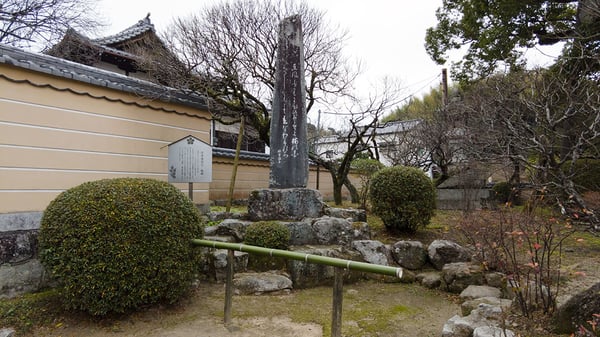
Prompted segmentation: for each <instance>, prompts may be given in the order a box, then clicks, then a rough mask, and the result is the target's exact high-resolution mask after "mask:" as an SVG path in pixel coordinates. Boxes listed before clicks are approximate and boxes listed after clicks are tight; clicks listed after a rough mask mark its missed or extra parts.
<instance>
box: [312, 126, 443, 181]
mask: <svg viewBox="0 0 600 337" xmlns="http://www.w3.org/2000/svg"><path fill="white" fill-rule="evenodd" d="M422 125H423V120H421V119H412V120H406V121H394V122H388V123H385V124H383V125H380V126H377V127H376V128H375V130H369V131H368V132H367V135H370V134H372V132H374V133H375V136H374V137H373V139H372V140H371V141H370V142H369V143H368V144H365V146H368V147H369V150H370V151H371V153H373V154H375V153H378V155H379V161H380V162H381V163H383V164H384V165H386V166H394V165H407V166H416V167H421V168H423V169H424V170H426V171H430V166H431V160H430V159H429V156H428V152H427V151H426V149H425V148H424V146H423V145H422V144H420V142H419V140H418V138H417V137H415V136H414V132H416V131H420V127H421V126H422ZM347 135H348V131H345V132H340V134H335V135H327V136H322V137H319V138H318V139H317V140H316V141H315V144H314V147H313V148H314V152H315V153H316V154H317V155H319V156H321V157H323V158H327V159H337V158H341V157H343V156H344V154H345V153H346V152H347V150H348V146H349V144H350V143H351V142H353V141H354V139H353V138H350V139H348V137H347ZM365 151H368V150H365Z"/></svg>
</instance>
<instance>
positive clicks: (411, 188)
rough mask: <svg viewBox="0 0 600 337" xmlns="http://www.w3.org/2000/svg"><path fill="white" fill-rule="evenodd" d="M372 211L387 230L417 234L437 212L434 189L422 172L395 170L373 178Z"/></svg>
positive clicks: (399, 168) (381, 171)
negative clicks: (435, 211) (415, 232)
mask: <svg viewBox="0 0 600 337" xmlns="http://www.w3.org/2000/svg"><path fill="white" fill-rule="evenodd" d="M369 200H370V202H371V207H372V211H373V213H374V214H376V215H377V216H379V217H380V218H381V220H382V221H383V223H384V225H385V226H386V227H387V228H388V229H396V230H400V231H409V232H414V231H416V230H417V229H418V228H421V227H423V228H424V227H425V226H427V224H429V220H431V217H432V216H433V213H434V210H435V188H434V187H433V184H432V182H431V180H430V179H429V178H428V177H427V176H426V175H425V173H423V171H421V170H419V169H417V168H414V167H405V166H394V167H387V168H384V169H381V170H379V171H378V172H377V173H375V175H374V176H373V177H372V178H371V186H370V189H369Z"/></svg>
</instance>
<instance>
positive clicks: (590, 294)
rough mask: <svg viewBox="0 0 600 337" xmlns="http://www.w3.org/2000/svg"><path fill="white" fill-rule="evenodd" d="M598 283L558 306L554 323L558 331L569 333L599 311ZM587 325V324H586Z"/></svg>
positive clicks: (599, 285)
mask: <svg viewBox="0 0 600 337" xmlns="http://www.w3.org/2000/svg"><path fill="white" fill-rule="evenodd" d="M599 294H600V283H596V284H595V285H593V286H591V287H590V288H588V289H586V290H584V291H582V292H580V293H577V294H575V295H573V296H572V297H571V298H570V299H568V300H567V301H566V302H565V303H564V304H563V305H561V306H560V307H558V309H557V312H556V316H555V318H554V324H555V326H556V330H557V332H559V333H571V332H573V330H574V329H575V328H576V327H577V326H579V325H582V324H586V322H587V321H589V320H591V319H592V318H593V315H594V314H598V313H600V296H599ZM586 325H587V326H588V327H589V324H586Z"/></svg>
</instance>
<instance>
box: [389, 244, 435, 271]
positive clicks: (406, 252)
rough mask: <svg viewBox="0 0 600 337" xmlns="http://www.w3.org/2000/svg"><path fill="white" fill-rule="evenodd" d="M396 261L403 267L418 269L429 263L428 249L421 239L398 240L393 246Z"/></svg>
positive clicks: (392, 251)
mask: <svg viewBox="0 0 600 337" xmlns="http://www.w3.org/2000/svg"><path fill="white" fill-rule="evenodd" d="M391 253H392V257H393V258H394V261H396V263H398V265H400V266H401V267H403V268H407V269H412V270H417V269H421V268H423V266H424V265H425V263H427V251H426V250H425V247H424V246H423V244H422V243H421V242H419V241H398V242H396V243H394V245H393V246H392V248H391Z"/></svg>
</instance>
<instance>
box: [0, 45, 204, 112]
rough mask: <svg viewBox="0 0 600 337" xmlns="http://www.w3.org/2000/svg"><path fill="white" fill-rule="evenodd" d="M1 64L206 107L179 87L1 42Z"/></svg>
mask: <svg viewBox="0 0 600 337" xmlns="http://www.w3.org/2000/svg"><path fill="white" fill-rule="evenodd" d="M0 64H7V65H11V66H14V67H19V68H23V69H28V70H31V71H37V72H40V73H45V74H49V75H54V76H58V77H62V78H67V79H71V80H75V81H79V82H84V83H88V84H92V85H96V86H100V87H106V88H110V89H115V90H119V91H123V92H128V93H133V94H136V95H140V96H143V97H146V98H150V99H157V100H160V101H163V102H172V103H178V104H182V105H185V106H189V107H193V108H197V109H202V110H207V104H206V99H205V98H204V97H202V96H199V95H196V94H192V93H190V94H186V93H183V92H181V91H180V90H176V89H173V88H170V87H165V86H160V85H157V84H154V83H151V82H148V81H144V80H140V79H137V78H132V77H127V76H124V75H121V74H117V73H114V72H110V71H106V70H103V69H98V68H94V67H90V66H86V65H83V64H79V63H75V62H71V61H67V60H63V59H60V58H56V57H53V56H49V55H44V54H38V53H31V52H27V51H24V50H21V49H18V48H15V47H11V46H7V45H2V44H0Z"/></svg>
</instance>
